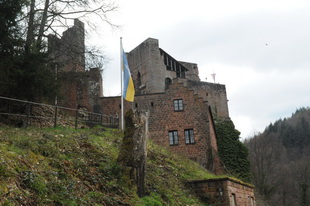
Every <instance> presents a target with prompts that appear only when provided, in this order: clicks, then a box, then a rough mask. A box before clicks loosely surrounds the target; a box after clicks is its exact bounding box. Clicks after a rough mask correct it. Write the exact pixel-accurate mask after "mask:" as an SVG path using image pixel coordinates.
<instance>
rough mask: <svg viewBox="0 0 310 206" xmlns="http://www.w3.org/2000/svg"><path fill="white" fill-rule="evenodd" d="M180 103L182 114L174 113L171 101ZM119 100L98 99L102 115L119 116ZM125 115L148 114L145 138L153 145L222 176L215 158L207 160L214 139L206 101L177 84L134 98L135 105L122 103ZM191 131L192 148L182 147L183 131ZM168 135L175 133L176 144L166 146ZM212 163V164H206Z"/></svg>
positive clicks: (214, 141) (118, 98)
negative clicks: (131, 113)
mask: <svg viewBox="0 0 310 206" xmlns="http://www.w3.org/2000/svg"><path fill="white" fill-rule="evenodd" d="M176 99H182V100H183V104H184V110H183V111H174V104H173V101H174V100H176ZM120 101H121V100H120V97H103V98H101V107H102V110H103V113H104V114H108V115H118V116H120V112H121V110H120ZM124 103H125V105H124V109H125V112H126V111H127V110H129V109H130V108H133V109H136V110H140V111H147V112H149V137H150V138H151V139H152V140H153V141H154V142H155V143H157V144H159V145H162V146H164V147H166V148H168V149H169V150H170V151H172V152H175V153H177V154H180V155H183V156H186V157H188V158H190V159H192V160H194V161H196V162H198V163H200V164H201V165H203V166H205V167H207V168H208V167H209V166H210V167H209V169H210V170H212V171H215V172H218V173H220V172H223V170H222V167H221V164H220V161H219V159H218V157H217V156H215V157H214V158H213V159H210V158H208V152H210V151H211V153H214V154H217V145H216V140H215V139H214V140H212V141H211V140H210V139H211V138H216V137H215V135H213V136H212V135H210V132H211V131H210V127H209V125H210V124H211V123H210V118H211V117H210V114H209V113H208V107H209V105H208V104H207V102H206V101H204V100H203V98H200V97H199V96H198V95H196V94H194V93H193V91H192V90H190V89H188V88H186V87H184V85H183V83H178V82H177V81H176V82H174V83H172V84H171V85H170V87H169V89H167V90H166V92H165V93H153V94H145V95H136V96H135V101H134V102H133V103H129V102H127V101H124ZM187 129H193V131H194V140H195V142H194V143H193V144H186V143H185V135H184V130H187ZM169 131H177V132H178V139H179V142H178V144H177V145H170V144H169V135H168V134H169ZM210 161H212V162H210Z"/></svg>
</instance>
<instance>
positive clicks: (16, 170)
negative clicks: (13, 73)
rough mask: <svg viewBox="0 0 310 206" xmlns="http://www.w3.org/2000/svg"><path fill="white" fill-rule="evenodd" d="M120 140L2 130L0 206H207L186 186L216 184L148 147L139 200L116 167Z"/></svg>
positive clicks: (70, 132) (86, 132) (102, 131)
mask: <svg viewBox="0 0 310 206" xmlns="http://www.w3.org/2000/svg"><path fill="white" fill-rule="evenodd" d="M122 136H123V134H122V133H121V131H119V130H117V129H107V128H103V127H95V128H92V129H78V130H74V129H70V128H61V127H58V128H44V129H39V128H28V129H23V128H12V127H8V126H1V127H0V154H1V155H0V156H1V159H0V182H1V184H0V204H1V205H205V203H202V202H201V201H200V200H199V199H198V198H197V197H196V196H195V195H194V194H193V193H191V191H190V190H189V189H188V188H186V187H185V184H184V183H185V181H187V180H192V179H206V178H216V176H214V175H212V174H210V173H209V172H208V171H207V170H206V169H204V168H203V167H202V166H200V165H198V164H197V163H194V162H192V161H190V160H188V159H184V158H181V157H179V156H177V155H175V154H171V153H169V152H168V151H167V150H165V149H164V148H162V147H159V146H157V145H155V144H154V143H152V142H151V141H150V140H149V141H148V156H147V166H146V193H147V196H145V197H143V198H139V197H138V196H137V195H136V193H135V188H134V187H133V186H131V185H130V184H128V182H127V181H126V178H124V177H123V176H122V173H121V171H122V170H121V166H120V165H119V164H118V162H117V161H116V159H117V156H118V152H119V148H120V144H121V142H122Z"/></svg>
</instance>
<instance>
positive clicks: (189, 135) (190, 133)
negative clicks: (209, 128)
mask: <svg viewBox="0 0 310 206" xmlns="http://www.w3.org/2000/svg"><path fill="white" fill-rule="evenodd" d="M184 136H185V144H194V143H195V140H194V130H193V129H186V130H184Z"/></svg>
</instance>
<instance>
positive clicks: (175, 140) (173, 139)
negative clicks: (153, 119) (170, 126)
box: [169, 130, 179, 145]
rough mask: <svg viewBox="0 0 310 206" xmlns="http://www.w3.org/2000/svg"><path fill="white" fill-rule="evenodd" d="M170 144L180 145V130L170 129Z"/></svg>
mask: <svg viewBox="0 0 310 206" xmlns="http://www.w3.org/2000/svg"><path fill="white" fill-rule="evenodd" d="M169 144H170V145H178V144H179V137H178V131H177V130H173V131H169Z"/></svg>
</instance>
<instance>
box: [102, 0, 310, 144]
mask: <svg viewBox="0 0 310 206" xmlns="http://www.w3.org/2000/svg"><path fill="white" fill-rule="evenodd" d="M115 2H116V4H118V5H119V11H118V12H117V13H116V14H115V15H114V16H111V20H112V21H114V22H115V23H117V24H120V25H122V28H121V29H120V30H114V31H111V29H109V28H108V27H103V28H101V32H100V35H99V36H100V38H101V39H100V40H98V44H101V43H102V44H103V46H104V49H105V51H106V53H107V55H109V56H110V58H111V61H110V63H109V64H108V65H107V66H106V69H105V71H104V95H105V96H115V95H119V94H120V83H119V82H120V74H119V67H120V66H119V59H120V57H119V53H120V52H119V38H120V37H121V36H122V37H123V46H124V50H125V51H126V52H129V51H131V50H132V49H134V48H135V47H136V46H138V45H139V44H140V43H142V42H143V41H144V40H145V39H147V38H148V37H152V38H156V39H158V40H159V46H160V48H162V49H164V50H165V51H166V52H168V53H169V54H170V55H171V56H173V57H174V58H175V59H177V60H179V61H187V62H193V63H197V64H198V68H199V73H200V75H199V76H200V79H201V80H203V81H208V82H213V79H212V77H211V74H212V73H213V72H214V73H216V83H220V84H225V85H226V90H227V96H228V100H229V102H228V106H229V112H230V117H231V119H232V120H233V121H234V123H235V126H236V128H237V129H238V130H239V131H240V132H241V137H242V138H247V137H249V136H252V135H253V133H257V132H262V131H263V130H264V129H265V127H266V126H267V125H269V124H270V123H271V122H274V121H275V120H277V119H279V118H284V117H289V116H290V115H291V114H292V113H293V112H294V111H295V110H296V108H300V107H302V106H305V107H306V106H309V102H310V95H309V91H310V51H309V50H310V1H309V0H304V1H303V0H234V1H232V0H216V1H215V0H191V1H185V0H156V1H148V0H130V1H129V0H116V1H115ZM99 42H100V43H99ZM206 78H207V80H206Z"/></svg>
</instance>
